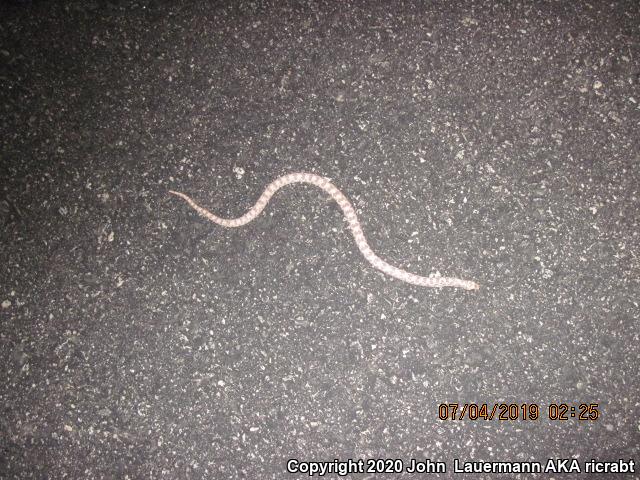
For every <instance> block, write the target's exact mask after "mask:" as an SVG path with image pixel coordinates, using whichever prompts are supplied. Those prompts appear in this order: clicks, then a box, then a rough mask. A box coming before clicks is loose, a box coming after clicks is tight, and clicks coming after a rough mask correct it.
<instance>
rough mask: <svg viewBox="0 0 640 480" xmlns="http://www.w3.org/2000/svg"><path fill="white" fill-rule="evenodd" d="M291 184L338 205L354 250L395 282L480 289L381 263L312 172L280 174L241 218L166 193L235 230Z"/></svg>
mask: <svg viewBox="0 0 640 480" xmlns="http://www.w3.org/2000/svg"><path fill="white" fill-rule="evenodd" d="M292 183H308V184H311V185H315V186H316V187H318V188H320V189H322V190H324V191H325V192H326V193H327V194H329V196H330V197H331V198H332V199H333V200H335V202H336V203H337V204H338V206H339V207H340V208H341V209H342V213H343V214H344V217H345V220H346V221H347V224H348V225H349V229H350V230H351V233H352V235H353V238H354V239H355V242H356V245H357V246H358V249H360V252H361V253H362V255H363V256H364V258H365V259H366V260H367V261H368V262H369V263H370V264H371V265H373V266H374V267H375V268H377V269H378V270H380V271H381V272H384V273H386V274H387V275H390V276H392V277H395V278H397V279H398V280H402V281H403V282H407V283H411V284H413V285H419V286H422V287H433V288H439V287H457V288H464V289H466V290H478V289H479V288H480V286H479V285H478V284H477V283H476V282H473V281H471V280H462V279H459V278H451V277H440V276H437V277H436V276H434V277H423V276H420V275H416V274H414V273H410V272H407V271H406V270H402V269H401V268H397V267H394V266H393V265H390V264H389V263H387V262H385V261H384V260H383V259H381V258H380V257H378V256H377V255H376V254H375V253H374V252H373V250H371V247H370V246H369V244H368V243H367V240H366V238H365V236H364V233H363V231H362V227H361V226H360V222H359V221H358V217H357V215H356V211H355V209H354V208H353V205H352V204H351V202H350V201H349V199H348V198H347V197H346V196H345V195H344V194H343V193H342V192H341V191H340V190H338V188H337V187H336V186H335V185H333V183H331V181H330V180H329V179H328V178H325V177H321V176H320V175H316V174H313V173H290V174H288V175H283V176H282V177H279V178H277V179H276V180H274V181H273V182H271V183H270V184H269V185H268V186H267V188H266V189H265V190H264V192H263V193H262V195H261V196H260V198H259V199H258V201H257V202H256V203H255V205H254V206H253V207H251V209H249V211H248V212H247V213H245V214H244V215H242V216H241V217H237V218H232V219H225V218H220V217H218V216H217V215H214V214H213V213H211V212H210V211H209V210H207V209H205V208H202V207H201V206H199V205H198V204H197V203H196V202H194V201H193V200H192V199H191V198H190V197H188V196H187V195H185V194H184V193H180V192H174V191H173V190H170V191H169V193H171V194H173V195H176V196H178V197H180V198H182V199H184V200H185V201H186V202H187V203H188V204H189V205H190V206H191V208H193V209H194V210H195V211H196V212H198V213H199V214H200V215H202V216H203V217H204V218H206V219H207V220H210V221H212V222H213V223H216V224H218V225H221V226H223V227H228V228H235V227H241V226H242V225H246V224H247V223H249V222H251V221H252V220H253V219H255V218H256V217H257V216H258V215H260V213H261V212H262V210H264V208H265V207H266V206H267V203H269V200H270V199H271V197H272V196H273V195H274V194H275V193H276V192H277V191H278V190H280V189H281V188H282V187H284V186H285V185H289V184H292Z"/></svg>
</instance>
